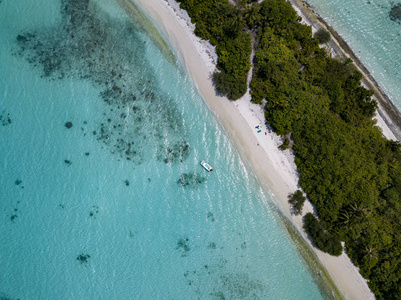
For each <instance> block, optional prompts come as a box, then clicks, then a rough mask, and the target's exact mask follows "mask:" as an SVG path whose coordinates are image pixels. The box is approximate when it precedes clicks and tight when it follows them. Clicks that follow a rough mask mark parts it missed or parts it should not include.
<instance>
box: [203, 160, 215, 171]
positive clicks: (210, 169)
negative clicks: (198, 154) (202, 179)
mask: <svg viewBox="0 0 401 300" xmlns="http://www.w3.org/2000/svg"><path fill="white" fill-rule="evenodd" d="M200 164H201V166H202V167H204V168H205V169H206V171H208V172H211V171H213V168H212V166H211V165H209V164H208V163H207V162H205V161H204V160H202V161H201V162H200Z"/></svg>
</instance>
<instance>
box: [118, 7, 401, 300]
mask: <svg viewBox="0 0 401 300" xmlns="http://www.w3.org/2000/svg"><path fill="white" fill-rule="evenodd" d="M130 1H134V2H135V5H138V7H139V8H140V10H141V11H142V12H143V13H144V14H145V15H147V16H148V17H150V18H151V19H152V20H153V21H154V22H155V23H156V24H157V26H158V27H159V28H160V30H161V31H162V33H163V34H164V35H165V36H166V38H167V39H168V40H169V41H170V42H171V44H172V47H173V48H174V50H175V52H176V55H178V56H179V59H180V60H181V62H182V63H183V65H184V67H185V68H186V70H187V71H188V73H189V75H190V76H191V77H192V80H193V81H194V83H195V85H196V87H197V89H198V91H199V92H200V94H201V95H202V96H203V98H204V100H205V102H206V104H207V105H208V107H209V109H210V110H211V112H212V113H213V115H214V116H215V117H216V119H217V120H218V121H219V123H220V124H221V125H222V127H223V128H224V130H225V132H226V133H227V135H228V136H229V137H230V139H231V141H232V142H233V144H234V146H235V147H236V149H237V151H238V153H239V155H240V157H241V159H242V160H243V161H244V162H245V163H246V164H248V165H249V167H250V168H251V170H252V172H253V173H254V174H255V176H256V178H257V179H258V182H259V184H260V185H261V186H262V187H263V188H264V190H267V191H270V194H271V195H272V198H273V201H274V203H275V205H276V206H277V208H278V210H279V212H280V214H281V215H282V216H283V217H284V218H285V219H286V220H288V222H290V223H291V224H290V225H293V227H295V229H296V231H297V232H298V233H299V235H300V236H301V237H302V239H303V240H304V241H305V244H308V247H310V248H311V250H312V251H313V253H314V254H315V255H316V256H317V258H318V260H319V262H320V263H322V264H323V266H324V267H325V268H326V270H327V271H328V273H329V274H330V277H331V278H332V279H333V281H334V283H335V285H336V286H337V287H338V288H339V290H341V293H342V294H343V296H344V297H345V298H346V299H374V295H373V293H372V292H371V291H370V289H369V287H368V285H367V283H366V280H365V279H364V278H363V277H362V276H361V275H360V274H359V272H358V269H357V268H356V267H355V266H354V265H353V264H352V262H351V261H350V259H349V258H348V256H347V255H346V254H344V253H343V254H342V255H341V256H340V257H332V256H330V255H328V254H326V253H323V252H321V251H319V250H317V249H316V248H314V247H312V246H311V243H310V241H309V239H308V237H307V236H306V234H305V232H304V231H303V228H302V216H294V215H292V214H291V207H290V205H289V203H288V200H287V196H288V194H289V193H293V192H294V191H295V190H297V189H298V173H297V169H296V165H295V162H294V156H293V155H292V154H291V153H290V152H289V151H280V150H279V149H278V146H279V145H281V143H282V141H281V138H280V137H278V136H277V135H275V134H274V133H270V132H269V131H268V129H267V128H266V126H265V119H264V112H263V108H262V107H261V106H259V105H257V104H253V103H251V102H250V95H249V92H248V93H247V94H246V95H245V96H243V97H242V98H241V99H239V100H237V101H235V102H234V101H229V100H228V99H227V98H225V97H220V96H217V95H216V93H215V89H214V86H213V83H212V81H211V79H210V74H211V72H212V71H213V70H214V66H215V61H214V57H213V54H212V53H211V52H212V51H213V47H211V46H210V44H209V46H208V45H207V44H208V43H207V42H206V43H205V42H204V41H203V42H201V40H200V38H198V37H196V36H195V35H194V34H193V29H191V26H190V25H191V24H190V22H189V23H188V19H185V15H183V14H182V12H179V13H178V11H179V10H178V9H177V6H178V4H176V3H175V4H174V2H171V0H170V1H168V0H119V2H123V3H124V5H125V6H126V7H128V8H129V7H130V6H135V5H134V4H132V3H130ZM170 2H171V5H170ZM291 4H292V2H291ZM379 114H380V112H379ZM380 115H381V114H380ZM257 125H260V126H262V129H263V132H261V133H257V131H256V130H255V128H254V127H255V126H257ZM378 125H379V126H380V127H381V128H383V133H384V134H386V136H387V135H390V133H391V132H390V131H389V130H388V129H386V127H387V126H386V124H385V123H384V121H383V120H382V119H381V118H380V116H379V117H378ZM385 130H386V131H385ZM390 138H392V137H390ZM394 138H395V137H394ZM313 210H314V209H313V206H312V205H311V204H310V203H309V202H308V201H307V202H306V203H305V206H304V209H303V214H305V213H307V212H313Z"/></svg>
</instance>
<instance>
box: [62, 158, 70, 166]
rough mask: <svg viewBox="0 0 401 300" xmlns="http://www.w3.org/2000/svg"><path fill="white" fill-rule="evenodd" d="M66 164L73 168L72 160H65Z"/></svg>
mask: <svg viewBox="0 0 401 300" xmlns="http://www.w3.org/2000/svg"><path fill="white" fill-rule="evenodd" d="M64 163H65V164H66V165H67V166H71V165H72V162H71V161H70V160H68V159H64Z"/></svg>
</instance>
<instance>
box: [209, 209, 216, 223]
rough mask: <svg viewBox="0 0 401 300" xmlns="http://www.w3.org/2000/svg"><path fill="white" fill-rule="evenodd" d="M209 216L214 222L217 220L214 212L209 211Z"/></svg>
mask: <svg viewBox="0 0 401 300" xmlns="http://www.w3.org/2000/svg"><path fill="white" fill-rule="evenodd" d="M207 218H208V219H209V220H210V221H212V222H214V221H216V219H215V218H214V214H213V213H212V212H211V211H209V212H208V213H207Z"/></svg>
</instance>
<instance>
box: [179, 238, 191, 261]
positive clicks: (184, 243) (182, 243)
mask: <svg viewBox="0 0 401 300" xmlns="http://www.w3.org/2000/svg"><path fill="white" fill-rule="evenodd" d="M188 244H189V239H188V238H180V239H179V240H178V242H177V248H176V249H178V250H180V251H181V256H182V257H185V256H187V255H188V252H189V251H190V250H191V248H190V247H189V245H188Z"/></svg>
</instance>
